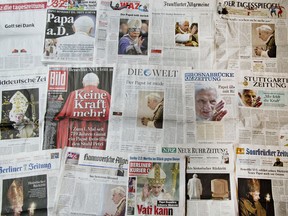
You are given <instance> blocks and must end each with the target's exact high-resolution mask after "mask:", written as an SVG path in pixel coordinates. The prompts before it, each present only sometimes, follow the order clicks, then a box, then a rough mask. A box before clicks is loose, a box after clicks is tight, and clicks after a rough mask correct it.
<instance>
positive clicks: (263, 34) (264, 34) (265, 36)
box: [259, 30, 270, 41]
mask: <svg viewBox="0 0 288 216" xmlns="http://www.w3.org/2000/svg"><path fill="white" fill-rule="evenodd" d="M269 36H270V34H269V32H267V31H261V30H260V31H259V38H260V39H261V40H263V41H267V40H268V38H269Z"/></svg>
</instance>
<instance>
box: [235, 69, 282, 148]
mask: <svg viewBox="0 0 288 216" xmlns="http://www.w3.org/2000/svg"><path fill="white" fill-rule="evenodd" d="M238 82H239V83H238V101H239V102H238V108H239V143H240V144H253V145H280V146H287V145H288V136H287V135H288V124H287V121H288V111H287V108H288V102H287V97H288V76H287V75H285V76H284V75H283V76H281V75H280V74H277V75H276V74H274V75H265V74H262V73H261V74H258V73H254V74H253V73H252V72H249V71H241V73H239V78H238Z"/></svg>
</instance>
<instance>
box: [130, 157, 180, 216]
mask: <svg viewBox="0 0 288 216" xmlns="http://www.w3.org/2000/svg"><path fill="white" fill-rule="evenodd" d="M184 173H185V157H184V156H179V155H164V154H159V155H157V154H153V155H151V154H150V155H147V154H146V155H145V154H131V155H129V169H128V176H129V181H128V182H129V183H128V200H127V212H126V214H127V215H146V216H147V215H174V216H176V215H177V216H183V215H185V199H184V194H185V191H184V190H185V186H184V185H185V184H184V182H185V175H184Z"/></svg>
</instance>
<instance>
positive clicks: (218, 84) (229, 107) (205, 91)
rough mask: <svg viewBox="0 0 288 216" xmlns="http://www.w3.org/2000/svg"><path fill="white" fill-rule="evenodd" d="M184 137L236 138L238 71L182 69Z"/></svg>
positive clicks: (195, 139)
mask: <svg viewBox="0 0 288 216" xmlns="http://www.w3.org/2000/svg"><path fill="white" fill-rule="evenodd" d="M183 74H184V76H183V82H184V84H183V98H184V99H183V102H184V116H186V122H185V124H184V129H185V138H186V142H185V143H187V144H193V143H195V142H198V143H200V142H201V143H226V142H227V141H228V143H229V142H231V141H235V140H236V138H237V130H236V127H237V115H238V114H237V109H235V107H236V106H237V90H236V73H235V72H232V71H225V70H224V71H193V70H191V71H185V73H183Z"/></svg>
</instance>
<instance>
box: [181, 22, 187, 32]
mask: <svg viewBox="0 0 288 216" xmlns="http://www.w3.org/2000/svg"><path fill="white" fill-rule="evenodd" d="M180 28H181V30H182V31H184V32H187V31H188V29H189V22H188V21H185V22H184V23H183V24H182V25H180Z"/></svg>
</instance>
